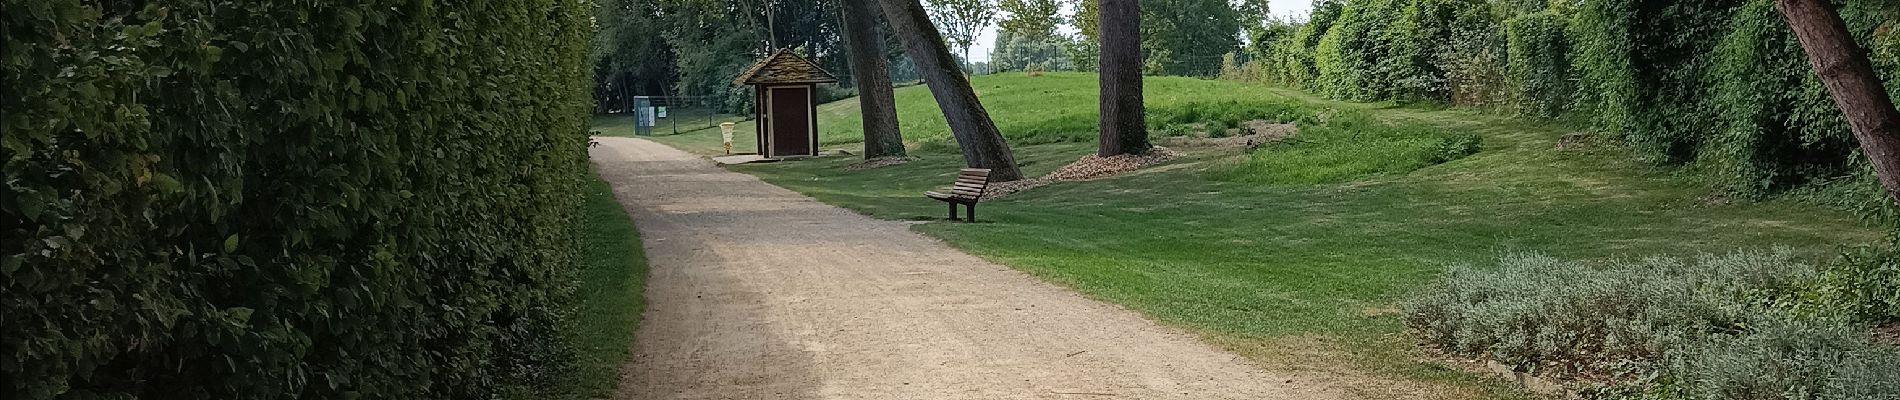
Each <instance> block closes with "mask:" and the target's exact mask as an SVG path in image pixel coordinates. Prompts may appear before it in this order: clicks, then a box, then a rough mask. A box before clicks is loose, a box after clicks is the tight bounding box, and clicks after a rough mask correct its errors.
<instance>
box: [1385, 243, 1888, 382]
mask: <svg viewBox="0 0 1900 400" xmlns="http://www.w3.org/2000/svg"><path fill="white" fill-rule="evenodd" d="M1821 276H1823V275H1821V274H1817V273H1816V271H1815V269H1814V268H1812V267H1810V266H1807V265H1803V264H1801V263H1798V262H1795V261H1794V260H1793V258H1792V256H1791V255H1790V253H1788V252H1786V251H1785V250H1783V251H1777V252H1772V253H1763V252H1737V253H1733V254H1729V255H1723V256H1712V255H1704V256H1701V257H1699V258H1696V259H1694V260H1688V261H1685V260H1677V259H1668V258H1651V259H1645V260H1640V261H1615V262H1608V263H1581V262H1571V261H1563V260H1558V259H1555V258H1551V257H1547V256H1542V255H1536V254H1517V255H1510V256H1506V257H1504V258H1503V259H1502V260H1501V261H1500V265H1499V266H1498V267H1497V268H1496V269H1492V270H1479V269H1473V268H1469V267H1461V268H1457V269H1454V270H1453V271H1452V272H1450V273H1449V274H1448V275H1447V276H1446V277H1445V278H1444V279H1443V280H1441V281H1439V282H1437V283H1435V284H1433V285H1432V286H1430V287H1428V288H1427V289H1425V290H1423V291H1422V292H1421V293H1419V294H1418V295H1416V296H1415V297H1413V298H1412V299H1411V300H1409V301H1408V302H1407V303H1406V304H1405V305H1404V309H1405V320H1406V323H1407V324H1408V325H1410V326H1412V327H1413V328H1414V329H1416V330H1417V332H1419V334H1420V335H1421V336H1422V337H1423V339H1424V340H1425V341H1426V342H1427V343H1429V344H1431V345H1434V346H1436V347H1439V348H1441V349H1444V350H1445V351H1448V352H1452V353H1456V354H1461V355H1466V356H1473V357H1484V358H1488V359H1492V360H1495V361H1498V362H1500V363H1504V364H1506V365H1510V366H1512V367H1514V368H1516V369H1518V370H1520V371H1527V372H1535V373H1540V374H1546V375H1552V376H1559V377H1579V376H1581V377H1614V378H1615V382H1613V383H1612V385H1611V386H1609V387H1607V388H1604V389H1603V390H1601V392H1603V393H1602V394H1607V395H1609V396H1610V397H1629V398H1657V399H1663V398H1667V399H1710V400H1714V399H1866V398H1891V396H1900V391H1897V390H1895V389H1900V381H1896V380H1894V379H1895V378H1896V377H1900V376H1896V374H1894V373H1891V372H1888V371H1893V370H1900V350H1897V349H1893V348H1887V347H1881V346H1877V345H1873V344H1872V343H1871V342H1870V341H1869V339H1868V336H1867V334H1866V331H1865V330H1863V329H1862V328H1861V327H1862V326H1863V325H1857V324H1854V323H1852V322H1851V321H1850V320H1849V319H1847V318H1843V317H1842V316H1841V314H1839V313H1831V314H1830V313H1801V312H1795V310H1794V309H1791V308H1788V307H1783V306H1781V305H1783V304H1788V303H1789V302H1790V301H1791V300H1794V299H1799V298H1801V297H1802V296H1804V295H1803V294H1802V293H1803V292H1804V291H1805V290H1806V288H1808V287H1809V286H1810V285H1811V282H1812V281H1813V280H1815V279H1819V278H1820V277H1821ZM1881 396H1887V397H1881Z"/></svg>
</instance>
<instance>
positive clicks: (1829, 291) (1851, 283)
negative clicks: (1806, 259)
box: [1795, 239, 1900, 323]
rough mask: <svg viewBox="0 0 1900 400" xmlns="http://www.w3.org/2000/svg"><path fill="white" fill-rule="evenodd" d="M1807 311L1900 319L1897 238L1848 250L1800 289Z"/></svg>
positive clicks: (1864, 318) (1875, 319)
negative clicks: (1884, 244) (1889, 242)
mask: <svg viewBox="0 0 1900 400" xmlns="http://www.w3.org/2000/svg"><path fill="white" fill-rule="evenodd" d="M1801 294H1802V298H1801V299H1799V301H1798V302H1796V303H1795V304H1796V305H1797V306H1798V307H1800V308H1802V309H1804V310H1806V311H1807V312H1808V313H1810V314H1833V313H1843V314H1845V315H1846V316H1847V317H1849V318H1853V319H1855V320H1857V321H1862V322H1869V323H1882V322H1900V239H1895V241H1894V242H1893V243H1891V244H1889V245H1887V246H1884V247H1877V246H1866V247H1858V248H1853V249H1849V250H1848V251H1846V252H1844V254H1842V256H1841V258H1840V259H1839V260H1836V261H1835V262H1834V263H1832V264H1830V265H1829V266H1828V268H1827V269H1825V270H1823V271H1822V272H1821V275H1820V276H1819V277H1817V278H1816V279H1814V280H1813V281H1812V282H1809V283H1808V285H1807V286H1806V287H1804V288H1803V290H1802V291H1801Z"/></svg>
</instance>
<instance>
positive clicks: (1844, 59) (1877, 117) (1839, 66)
mask: <svg viewBox="0 0 1900 400" xmlns="http://www.w3.org/2000/svg"><path fill="white" fill-rule="evenodd" d="M1775 10H1776V11H1779V12H1780V13H1781V16H1782V18H1785V19H1787V20H1788V26H1789V27H1791V28H1793V29H1794V36H1795V39H1796V40H1798V41H1800V42H1801V49H1802V50H1803V51H1806V52H1807V53H1808V62H1809V63H1810V64H1813V65H1814V73H1815V74H1816V75H1819V76H1820V77H1821V83H1822V84H1823V85H1825V86H1827V92H1828V95H1830V96H1833V97H1834V105H1835V106H1837V107H1839V108H1840V109H1841V113H1843V114H1846V115H1847V124H1848V126H1850V127H1852V128H1853V131H1854V138H1855V139H1856V140H1857V141H1859V142H1860V148H1861V150H1862V151H1863V152H1865V153H1867V158H1868V159H1870V160H1871V161H1873V165H1874V175H1876V176H1878V177H1879V178H1880V185H1881V187H1884V188H1886V189H1887V194H1888V195H1890V196H1892V197H1893V198H1894V200H1895V201H1900V109H1895V108H1894V103H1893V98H1891V97H1888V95H1887V90H1886V88H1885V87H1883V86H1881V83H1880V77H1879V76H1878V75H1875V74H1874V66H1873V62H1872V61H1870V60H1868V59H1867V50H1866V49H1863V48H1861V47H1860V45H1858V44H1855V43H1854V37H1853V36H1851V35H1850V34H1849V33H1848V32H1847V24H1846V23H1845V22H1842V21H1841V15H1840V14H1839V13H1837V12H1835V10H1834V7H1833V6H1832V5H1830V4H1828V2H1826V1H1824V0H1775Z"/></svg>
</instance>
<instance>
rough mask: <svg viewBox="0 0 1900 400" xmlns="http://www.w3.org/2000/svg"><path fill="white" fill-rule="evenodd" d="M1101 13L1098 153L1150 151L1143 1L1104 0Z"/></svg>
mask: <svg viewBox="0 0 1900 400" xmlns="http://www.w3.org/2000/svg"><path fill="white" fill-rule="evenodd" d="M1096 9H1097V10H1100V11H1099V12H1100V15H1099V16H1098V17H1097V18H1098V19H1097V21H1098V22H1097V23H1098V24H1099V25H1097V26H1099V28H1098V29H1099V31H1098V32H1101V38H1102V43H1101V47H1102V52H1101V58H1098V59H1097V60H1096V62H1097V64H1096V66H1097V67H1098V69H1100V70H1101V71H1100V75H1098V76H1099V79H1100V82H1101V87H1102V91H1101V95H1102V98H1101V99H1100V103H1101V114H1102V115H1101V129H1102V132H1101V138H1100V139H1098V141H1099V142H1100V144H1099V147H1097V148H1096V151H1095V154H1096V155H1099V156H1103V157H1107V156H1112V155H1117V154H1144V153H1147V152H1148V148H1149V144H1148V127H1147V122H1146V121H1145V119H1146V117H1145V116H1144V115H1143V114H1144V113H1145V112H1146V111H1145V110H1143V109H1142V105H1141V1H1140V0H1101V2H1100V3H1097V7H1096Z"/></svg>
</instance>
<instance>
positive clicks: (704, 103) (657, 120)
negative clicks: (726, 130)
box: [628, 96, 732, 136]
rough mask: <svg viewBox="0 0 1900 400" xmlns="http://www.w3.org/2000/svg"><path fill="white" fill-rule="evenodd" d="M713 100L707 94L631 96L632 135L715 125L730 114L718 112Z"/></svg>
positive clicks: (664, 132)
mask: <svg viewBox="0 0 1900 400" xmlns="http://www.w3.org/2000/svg"><path fill="white" fill-rule="evenodd" d="M714 101H717V99H716V98H714V97H711V96H634V97H633V110H630V111H631V112H629V113H628V115H629V116H630V117H631V118H633V134H634V135H636V136H653V135H654V133H655V132H656V131H657V132H659V133H660V134H679V133H683V132H692V131H696V130H701V129H707V128H714V127H718V126H719V123H721V122H726V121H729V120H731V118H732V116H731V115H727V114H721V113H720V112H719V111H720V110H719V108H720V107H719V105H718V104H714V103H713V102H714Z"/></svg>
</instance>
